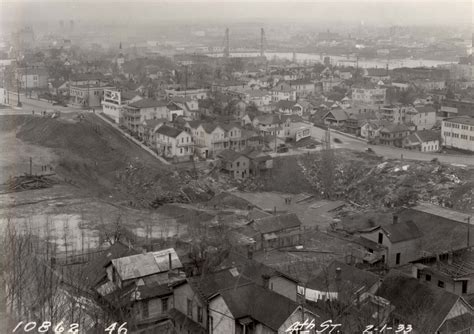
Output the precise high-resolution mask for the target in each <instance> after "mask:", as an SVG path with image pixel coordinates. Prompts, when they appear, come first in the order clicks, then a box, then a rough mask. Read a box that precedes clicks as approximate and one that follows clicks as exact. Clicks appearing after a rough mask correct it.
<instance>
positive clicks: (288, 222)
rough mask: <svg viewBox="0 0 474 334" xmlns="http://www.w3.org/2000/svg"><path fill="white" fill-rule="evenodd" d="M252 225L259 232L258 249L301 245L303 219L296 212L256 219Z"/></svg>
mask: <svg viewBox="0 0 474 334" xmlns="http://www.w3.org/2000/svg"><path fill="white" fill-rule="evenodd" d="M252 225H253V228H254V229H255V231H256V232H257V234H258V238H257V240H256V249H258V250H260V249H267V248H283V247H292V246H298V245H301V221H300V220H299V218H298V216H297V215H296V214H295V213H286V214H281V215H272V216H269V217H265V218H262V219H258V220H255V221H254V222H253V223H252Z"/></svg>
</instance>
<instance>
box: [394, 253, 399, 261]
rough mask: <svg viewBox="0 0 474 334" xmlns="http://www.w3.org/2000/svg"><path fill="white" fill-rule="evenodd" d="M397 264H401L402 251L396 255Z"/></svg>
mask: <svg viewBox="0 0 474 334" xmlns="http://www.w3.org/2000/svg"><path fill="white" fill-rule="evenodd" d="M395 264H400V253H397V255H396V258H395Z"/></svg>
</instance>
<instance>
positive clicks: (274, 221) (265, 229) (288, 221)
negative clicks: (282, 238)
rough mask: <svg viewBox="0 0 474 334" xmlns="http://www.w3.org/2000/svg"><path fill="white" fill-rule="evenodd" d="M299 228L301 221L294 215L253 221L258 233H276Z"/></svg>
mask: <svg viewBox="0 0 474 334" xmlns="http://www.w3.org/2000/svg"><path fill="white" fill-rule="evenodd" d="M300 226H301V221H300V220H299V219H298V216H297V215H296V214H295V213H286V214H282V215H276V216H275V215H272V216H268V217H265V218H261V219H258V220H256V221H255V228H256V229H257V230H258V231H259V232H260V233H271V232H278V231H281V230H285V229H292V228H297V227H300Z"/></svg>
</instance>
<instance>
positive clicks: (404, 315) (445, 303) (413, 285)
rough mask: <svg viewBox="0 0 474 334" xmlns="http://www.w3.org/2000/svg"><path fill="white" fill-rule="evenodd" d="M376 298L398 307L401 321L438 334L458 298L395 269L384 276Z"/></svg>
mask: <svg viewBox="0 0 474 334" xmlns="http://www.w3.org/2000/svg"><path fill="white" fill-rule="evenodd" d="M377 295H378V296H380V297H383V298H385V299H387V300H388V301H390V303H391V304H392V305H393V306H395V310H394V311H393V314H394V316H395V318H397V320H398V321H401V322H404V323H407V324H408V323H409V324H411V325H412V326H413V328H419V329H422V332H423V333H437V331H438V329H439V328H440V327H441V325H442V324H443V322H444V319H446V316H447V315H448V314H449V312H450V311H451V310H452V308H453V307H454V305H455V304H456V302H458V300H459V299H460V297H459V296H457V295H455V294H453V293H451V292H448V291H447V290H445V289H440V288H438V287H435V286H432V285H429V284H424V283H421V282H419V281H418V280H417V279H416V278H413V277H407V276H404V275H403V274H401V273H400V272H397V271H395V270H392V271H390V272H389V274H388V275H387V276H385V278H384V280H383V282H382V285H381V286H380V288H379V290H378V291H377Z"/></svg>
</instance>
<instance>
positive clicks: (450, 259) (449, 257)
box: [448, 252, 453, 264]
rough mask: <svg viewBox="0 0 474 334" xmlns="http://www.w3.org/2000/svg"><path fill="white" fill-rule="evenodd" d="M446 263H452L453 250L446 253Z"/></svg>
mask: <svg viewBox="0 0 474 334" xmlns="http://www.w3.org/2000/svg"><path fill="white" fill-rule="evenodd" d="M448 264H453V252H449V253H448Z"/></svg>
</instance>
